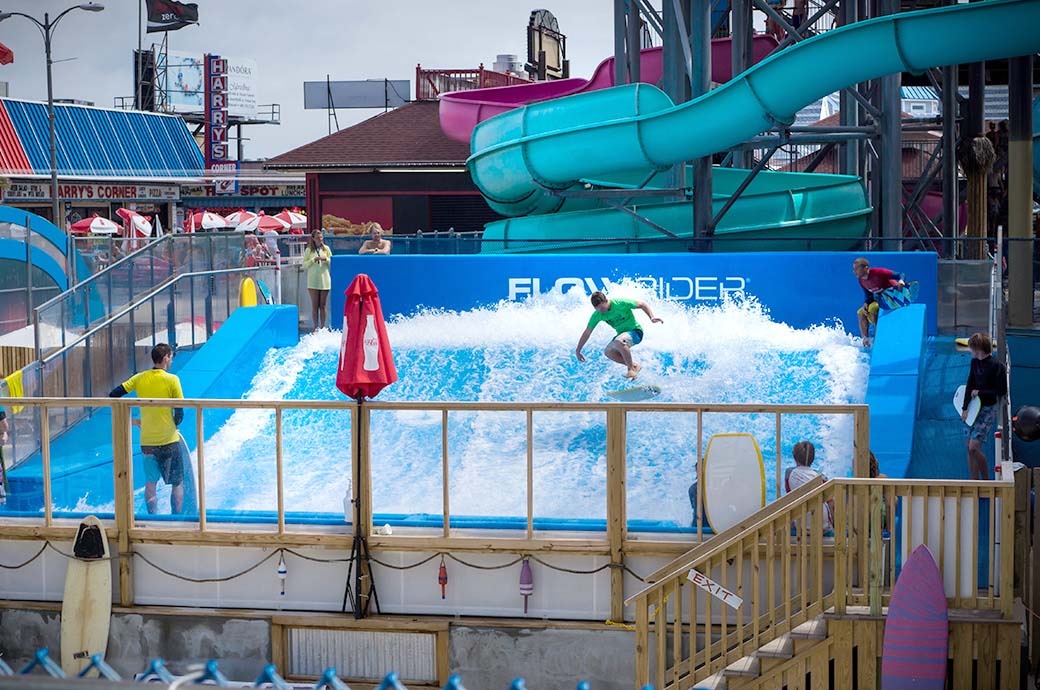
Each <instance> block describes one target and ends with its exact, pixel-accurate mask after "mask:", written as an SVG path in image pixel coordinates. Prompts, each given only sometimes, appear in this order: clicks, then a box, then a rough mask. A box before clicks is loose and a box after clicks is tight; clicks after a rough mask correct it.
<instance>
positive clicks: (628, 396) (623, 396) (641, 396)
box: [607, 385, 661, 402]
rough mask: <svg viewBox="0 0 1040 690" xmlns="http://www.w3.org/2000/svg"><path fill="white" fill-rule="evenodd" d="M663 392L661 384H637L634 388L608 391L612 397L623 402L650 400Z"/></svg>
mask: <svg viewBox="0 0 1040 690" xmlns="http://www.w3.org/2000/svg"><path fill="white" fill-rule="evenodd" d="M660 394H661V387H660V386H653V385H648V386H635V387H633V388H624V389H622V390H619V391H610V392H608V393H607V395H609V396H610V397H612V398H614V399H615V400H620V401H621V402H639V401H641V400H650V399H651V398H656V397H657V396H659V395H660Z"/></svg>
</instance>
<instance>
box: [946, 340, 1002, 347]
mask: <svg viewBox="0 0 1040 690" xmlns="http://www.w3.org/2000/svg"><path fill="white" fill-rule="evenodd" d="M968 340H969V338H954V339H953V344H954V345H956V346H957V347H968ZM992 342H993V349H994V350H996V349H997V341H996V340H994V341H992Z"/></svg>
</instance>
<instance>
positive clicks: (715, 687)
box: [692, 671, 726, 690]
mask: <svg viewBox="0 0 1040 690" xmlns="http://www.w3.org/2000/svg"><path fill="white" fill-rule="evenodd" d="M692 690H726V676H725V674H724V673H723V672H722V671H719V672H718V673H716V674H715V675H713V676H708V677H707V678H705V679H704V680H702V681H700V682H699V683H697V684H696V685H694V686H693V688H692Z"/></svg>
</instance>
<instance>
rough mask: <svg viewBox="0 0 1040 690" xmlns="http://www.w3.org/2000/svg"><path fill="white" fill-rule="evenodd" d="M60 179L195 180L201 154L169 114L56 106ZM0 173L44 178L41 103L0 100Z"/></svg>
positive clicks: (46, 156) (46, 159)
mask: <svg viewBox="0 0 1040 690" xmlns="http://www.w3.org/2000/svg"><path fill="white" fill-rule="evenodd" d="M54 115H55V139H56V149H57V168H58V174H59V175H61V176H62V177H89V178H92V179H104V178H113V177H119V178H136V179H140V178H179V177H196V176H198V175H200V174H201V171H202V169H203V158H202V152H201V151H200V150H199V147H198V145H197V144H196V143H195V140H194V138H192V136H191V132H189V131H188V126H187V124H185V122H184V121H183V120H181V119H180V118H179V117H176V116H174V115H160V114H158V113H144V112H138V111H131V110H112V109H107V108H94V107H88V106H82V105H69V104H64V103H56V104H55V105H54ZM0 173H2V174H5V175H9V176H27V175H41V176H43V175H50V146H49V133H48V126H47V104H46V103H40V102H36V101H20V100H15V99H11V98H0Z"/></svg>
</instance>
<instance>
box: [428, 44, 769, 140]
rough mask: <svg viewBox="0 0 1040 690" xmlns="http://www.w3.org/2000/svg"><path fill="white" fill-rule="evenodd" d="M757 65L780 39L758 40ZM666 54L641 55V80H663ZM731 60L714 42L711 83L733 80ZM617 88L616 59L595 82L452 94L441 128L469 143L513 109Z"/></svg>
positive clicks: (443, 107)
mask: <svg viewBox="0 0 1040 690" xmlns="http://www.w3.org/2000/svg"><path fill="white" fill-rule="evenodd" d="M753 46H754V54H753V55H754V62H756V63H757V62H759V61H761V60H762V59H763V58H765V57H766V56H767V55H769V54H770V53H771V52H773V50H775V49H776V46H777V42H776V39H775V38H773V37H772V36H770V35H768V34H756V35H755V37H754V43H753ZM661 61H662V51H661V48H660V47H657V48H647V49H646V50H643V51H641V52H640V56H639V75H640V81H643V82H646V83H648V84H656V83H657V82H659V81H660V80H661V73H662V64H661ZM732 66H733V62H732V58H731V57H730V39H728V38H716V39H715V40H713V41H712V42H711V80H712V81H713V82H716V83H722V82H727V81H729V80H730V79H731V78H732V77H733V73H732V72H733V70H732ZM611 86H614V58H613V57H609V58H607V59H606V60H604V61H603V62H601V63H599V66H598V67H596V71H595V72H593V73H592V78H591V79H580V78H572V79H558V80H556V81H542V82H536V83H532V84H518V85H516V86H498V87H494V88H491V89H475V90H470V91H452V92H450V93H443V94H441V97H440V110H439V112H440V119H441V129H442V130H444V133H445V134H447V135H448V136H449V137H451V138H452V139H455V140H456V141H461V142H465V143H467V144H468V143H469V138H470V135H471V134H472V133H473V128H474V127H476V126H477V124H479V123H480V122H483V121H484V120H486V119H488V118H490V117H494V116H495V115H498V114H500V113H504V112H506V111H507V110H512V109H513V108H519V107H520V106H522V105H526V104H528V103H534V102H535V101H547V100H549V99H551V98H561V97H563V96H571V95H573V94H576V93H583V92H585V91H595V90H596V89H606V88H609V87H611Z"/></svg>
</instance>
